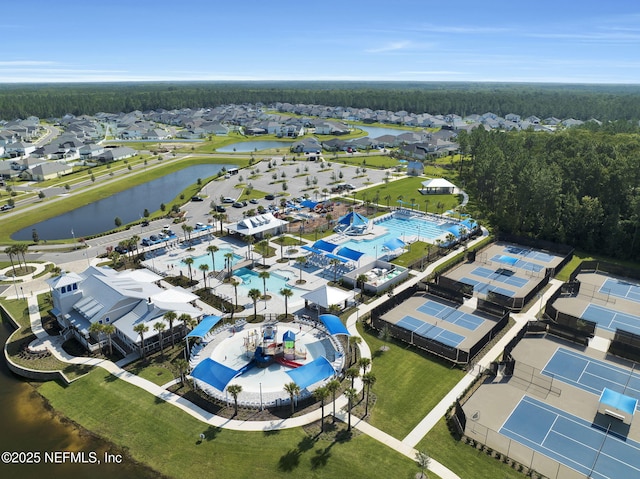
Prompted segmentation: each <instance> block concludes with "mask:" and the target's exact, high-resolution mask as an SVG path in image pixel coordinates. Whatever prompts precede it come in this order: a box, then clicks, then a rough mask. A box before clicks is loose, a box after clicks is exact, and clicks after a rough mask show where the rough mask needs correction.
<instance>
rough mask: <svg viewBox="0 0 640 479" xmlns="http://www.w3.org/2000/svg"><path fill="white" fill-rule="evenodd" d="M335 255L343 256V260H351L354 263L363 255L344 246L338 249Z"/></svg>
mask: <svg viewBox="0 0 640 479" xmlns="http://www.w3.org/2000/svg"><path fill="white" fill-rule="evenodd" d="M336 254H337V255H339V256H344V257H345V258H349V259H352V260H354V261H358V260H359V259H360V257H361V256H362V255H364V253H361V252H360V251H356V250H354V249H351V248H347V247H346V246H345V247H343V248H340V249H339V250H338V252H337V253H336Z"/></svg>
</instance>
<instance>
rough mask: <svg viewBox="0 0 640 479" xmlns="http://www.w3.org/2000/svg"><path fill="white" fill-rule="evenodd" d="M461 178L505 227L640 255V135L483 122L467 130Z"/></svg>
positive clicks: (481, 209) (484, 211) (480, 210)
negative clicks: (497, 127) (489, 126)
mask: <svg viewBox="0 0 640 479" xmlns="http://www.w3.org/2000/svg"><path fill="white" fill-rule="evenodd" d="M458 140H459V142H460V148H461V150H462V152H463V153H464V154H465V155H466V156H465V157H464V158H465V161H463V162H462V163H461V165H460V173H461V180H462V181H463V182H464V185H465V189H466V190H467V191H468V192H469V193H470V195H471V197H472V198H474V200H475V201H476V204H475V205H474V209H476V210H477V214H478V215H483V216H484V218H485V219H487V220H488V221H489V222H490V223H491V224H492V225H494V226H495V227H496V228H497V229H498V230H499V231H502V232H508V233H514V234H518V235H525V236H531V237H535V238H541V239H545V240H550V241H555V242H559V243H566V244H570V245H572V246H575V247H577V248H580V249H582V250H585V251H588V252H591V253H598V254H604V255H608V256H612V257H616V258H623V259H631V260H640V238H639V237H638V236H639V235H638V232H639V231H638V230H639V228H640V136H639V135H638V134H637V133H615V132H612V131H609V130H607V129H606V128H596V129H592V128H577V129H568V130H566V131H562V132H557V133H556V134H548V133H535V132H531V131H527V132H518V133H505V132H499V131H491V132H488V131H485V130H484V129H481V128H478V129H475V130H473V131H472V132H471V133H470V134H466V132H465V133H462V134H461V135H459V137H458Z"/></svg>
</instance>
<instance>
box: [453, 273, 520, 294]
mask: <svg viewBox="0 0 640 479" xmlns="http://www.w3.org/2000/svg"><path fill="white" fill-rule="evenodd" d="M460 281H461V282H462V283H466V284H468V285H471V286H473V290H474V291H475V292H477V293H487V292H489V291H494V292H496V293H498V294H502V295H504V296H509V297H510V298H512V297H513V296H514V295H515V294H516V293H515V291H511V290H510V289H505V288H500V287H499V286H496V285H494V284H488V283H483V282H482V281H476V280H475V279H471V278H467V277H466V276H465V277H463V278H460Z"/></svg>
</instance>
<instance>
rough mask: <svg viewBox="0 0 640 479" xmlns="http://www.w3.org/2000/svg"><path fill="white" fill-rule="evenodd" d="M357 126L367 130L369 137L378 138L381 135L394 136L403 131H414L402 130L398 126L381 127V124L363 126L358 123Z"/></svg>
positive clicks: (410, 131)
mask: <svg viewBox="0 0 640 479" xmlns="http://www.w3.org/2000/svg"><path fill="white" fill-rule="evenodd" d="M356 128H360V129H361V130H363V131H366V132H367V136H368V137H369V138H378V137H379V136H382V135H393V136H398V135H402V134H403V133H412V132H413V130H400V129H397V128H383V127H379V126H362V125H357V126H356Z"/></svg>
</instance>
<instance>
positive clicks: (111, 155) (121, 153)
mask: <svg viewBox="0 0 640 479" xmlns="http://www.w3.org/2000/svg"><path fill="white" fill-rule="evenodd" d="M137 154H138V152H137V151H136V150H134V149H133V148H129V147H128V146H118V147H116V148H105V150H104V152H103V153H101V154H100V155H98V161H102V162H103V163H111V162H112V161H118V160H124V159H125V158H131V157H132V156H136V155H137Z"/></svg>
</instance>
